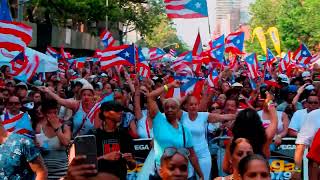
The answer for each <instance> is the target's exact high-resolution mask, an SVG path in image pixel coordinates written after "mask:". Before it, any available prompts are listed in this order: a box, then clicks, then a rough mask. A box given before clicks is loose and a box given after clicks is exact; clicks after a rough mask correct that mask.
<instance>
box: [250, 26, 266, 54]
mask: <svg viewBox="0 0 320 180" xmlns="http://www.w3.org/2000/svg"><path fill="white" fill-rule="evenodd" d="M255 35H256V36H257V38H258V41H259V43H260V45H261V48H262V50H263V52H264V54H267V40H266V36H265V35H264V32H263V29H262V27H256V28H255V29H254V30H253V33H252V41H253V39H254V36H255Z"/></svg>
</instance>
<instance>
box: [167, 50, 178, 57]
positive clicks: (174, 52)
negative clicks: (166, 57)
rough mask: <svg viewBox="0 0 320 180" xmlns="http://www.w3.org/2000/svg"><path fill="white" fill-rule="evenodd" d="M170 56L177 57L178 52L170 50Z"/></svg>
mask: <svg viewBox="0 0 320 180" xmlns="http://www.w3.org/2000/svg"><path fill="white" fill-rule="evenodd" d="M169 54H170V55H171V56H173V57H176V55H177V51H176V50H174V49H170V50H169Z"/></svg>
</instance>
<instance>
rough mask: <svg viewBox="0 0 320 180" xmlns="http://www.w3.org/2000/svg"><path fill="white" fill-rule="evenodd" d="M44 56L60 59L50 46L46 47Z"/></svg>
mask: <svg viewBox="0 0 320 180" xmlns="http://www.w3.org/2000/svg"><path fill="white" fill-rule="evenodd" d="M46 55H49V56H52V57H54V58H56V59H59V58H61V55H60V54H59V53H58V51H56V50H55V49H54V48H52V47H50V46H48V47H47V50H46Z"/></svg>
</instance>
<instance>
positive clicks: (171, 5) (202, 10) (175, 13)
mask: <svg viewBox="0 0 320 180" xmlns="http://www.w3.org/2000/svg"><path fill="white" fill-rule="evenodd" d="M164 3H165V6H166V13H167V16H168V18H170V19H172V18H184V19H191V18H203V17H208V7H207V1H206V0H164Z"/></svg>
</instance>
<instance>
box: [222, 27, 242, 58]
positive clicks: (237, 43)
mask: <svg viewBox="0 0 320 180" xmlns="http://www.w3.org/2000/svg"><path fill="white" fill-rule="evenodd" d="M243 42H244V32H235V33H231V34H229V35H228V36H227V37H226V42H225V47H226V52H227V53H229V52H231V53H233V54H243Z"/></svg>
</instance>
